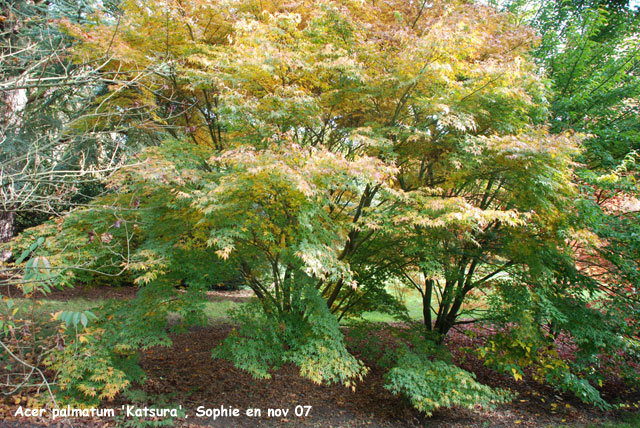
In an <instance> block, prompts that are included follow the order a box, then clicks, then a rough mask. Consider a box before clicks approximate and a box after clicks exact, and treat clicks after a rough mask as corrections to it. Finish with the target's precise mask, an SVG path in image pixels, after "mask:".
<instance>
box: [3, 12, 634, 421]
mask: <svg viewBox="0 0 640 428" xmlns="http://www.w3.org/2000/svg"><path fill="white" fill-rule="evenodd" d="M60 25H61V26H62V28H63V29H64V31H65V32H66V33H67V34H68V35H69V36H73V37H75V38H77V40H78V41H79V42H78V43H77V45H76V46H75V49H74V57H75V60H76V61H78V62H81V63H91V62H99V63H100V64H101V73H104V74H105V76H109V79H110V82H111V86H110V88H109V91H107V93H105V94H104V95H102V96H101V97H99V98H98V99H96V100H95V109H96V111H97V112H100V114H96V115H94V116H92V118H91V121H92V122H91V123H89V122H87V123H86V124H85V125H86V126H97V125H98V124H99V125H100V126H107V127H108V126H109V123H110V122H111V121H115V122H117V123H118V124H120V125H123V124H126V126H129V127H131V128H134V129H136V130H137V132H139V133H140V134H148V135H151V136H153V140H154V141H156V142H157V145H155V146H153V147H148V148H147V149H145V150H143V151H141V152H140V153H139V154H138V155H137V156H136V158H135V159H132V162H131V164H130V165H129V166H127V167H125V168H123V169H122V170H120V171H119V172H118V173H116V174H114V176H113V177H111V178H110V180H109V183H108V189H109V190H110V192H109V193H108V194H106V195H105V196H102V197H100V198H97V199H96V200H95V201H94V202H93V204H92V205H90V206H88V207H86V208H83V209H78V210H76V211H74V212H72V213H70V214H69V215H68V216H67V217H66V218H65V220H64V222H61V223H59V224H56V223H48V224H45V225H43V226H41V227H40V228H38V229H36V230H31V231H27V232H26V233H25V234H24V235H23V237H21V238H19V239H18V240H16V241H15V242H14V244H13V245H14V246H15V247H16V248H19V247H20V245H22V244H23V243H24V242H26V241H27V240H28V239H31V236H33V235H34V234H36V235H47V236H48V237H49V239H48V240H47V243H49V242H51V244H48V245H51V250H52V252H56V253H57V255H56V256H54V258H52V260H53V261H54V262H56V261H58V262H62V261H66V262H69V261H74V262H75V264H78V263H80V262H81V261H85V265H84V267H85V270H84V271H82V272H80V273H74V272H70V273H66V272H63V273H61V274H60V275H59V277H60V280H62V281H66V282H73V281H78V280H84V281H90V280H92V278H95V277H96V276H98V275H100V274H104V273H107V274H110V275H115V274H117V273H124V275H126V278H127V279H130V280H131V281H133V282H134V283H136V284H137V285H139V286H141V287H143V291H144V292H142V293H141V296H140V299H142V300H141V302H144V305H142V306H141V308H145V309H146V308H149V307H150V306H151V307H152V306H153V302H154V296H157V299H156V301H162V302H167V301H174V300H175V301H176V303H172V304H170V305H165V306H162V305H159V306H158V307H159V309H158V310H157V311H153V313H154V320H155V321H157V323H156V324H157V325H155V324H154V326H155V327H158V329H159V328H160V327H159V326H160V324H162V322H160V321H159V320H162V319H163V316H164V315H166V314H167V313H168V312H169V310H170V309H172V310H174V311H178V312H181V313H184V314H185V317H186V318H189V321H190V322H192V323H195V322H198V311H199V310H200V309H201V307H199V306H198V304H197V303H196V302H197V301H198V299H201V298H202V295H203V290H204V289H205V288H206V287H207V286H208V285H209V284H208V282H216V277H217V276H218V277H219V276H221V275H223V274H226V273H228V272H232V275H233V273H236V274H237V275H239V276H241V277H242V279H243V281H244V282H245V284H246V285H247V286H248V287H249V288H251V289H252V290H253V292H254V293H255V295H256V297H257V299H258V304H255V305H252V306H250V307H247V308H245V309H243V310H241V311H238V312H237V313H236V315H235V318H236V320H237V321H238V322H241V323H242V324H241V326H242V327H240V328H239V330H238V331H237V332H236V333H234V334H233V335H231V336H230V337H229V338H227V340H225V341H224V343H223V345H222V346H221V347H220V348H218V349H217V350H215V351H214V354H215V355H216V356H217V357H221V358H228V359H231V360H232V361H234V362H235V363H236V364H237V365H238V366H239V367H241V368H243V369H246V370H248V371H249V372H251V373H253V374H254V375H256V376H260V377H267V376H268V372H269V370H271V369H273V368H275V367H278V366H280V365H282V364H284V363H286V362H292V363H294V364H296V365H297V366H298V367H299V368H300V372H301V374H302V375H303V376H306V377H309V378H311V379H312V380H314V381H317V382H321V381H324V382H340V383H343V384H345V385H348V386H352V385H353V381H354V379H357V378H359V377H361V376H362V375H363V374H364V373H366V369H365V368H364V367H363V366H362V363H361V362H360V361H358V360H357V359H356V358H355V357H353V356H351V355H350V354H349V353H348V352H347V349H346V345H345V343H344V341H343V338H342V334H341V332H340V330H339V327H338V324H337V320H338V319H342V318H343V317H355V316H357V315H359V314H360V313H361V312H362V311H365V310H370V309H376V310H380V311H389V312H391V311H396V312H398V311H399V309H398V308H399V306H401V305H399V302H398V301H397V299H394V298H393V296H391V295H390V293H389V292H388V291H387V289H386V286H387V284H388V283H389V281H398V282H401V283H404V284H405V285H407V286H409V287H413V288H415V289H416V290H417V291H418V292H419V293H420V295H421V296H422V300H423V314H424V320H423V321H424V322H423V326H422V329H421V332H422V334H423V335H424V336H425V337H423V338H421V339H420V340H429V341H432V342H434V343H435V345H434V346H436V347H437V345H438V344H440V343H441V342H442V341H443V340H444V338H445V337H446V335H447V333H448V332H449V331H450V330H451V329H452V328H454V327H455V326H456V325H458V324H460V323H469V322H475V321H478V320H485V321H492V322H494V323H502V324H505V325H508V324H509V323H514V322H515V323H517V324H518V326H519V327H521V330H519V333H518V334H521V335H522V337H521V338H519V340H521V341H520V342H518V343H519V344H521V345H522V346H520V345H518V344H516V345H517V346H511V345H514V343H515V342H514V343H507V344H506V345H505V344H503V345H504V346H497V345H496V346H493V347H491V346H488V347H486V348H485V349H484V350H483V352H484V354H483V355H484V357H485V358H486V361H487V362H488V363H492V362H493V363H495V364H494V365H495V366H496V367H498V368H499V369H504V370H505V371H507V372H511V371H512V370H515V371H513V373H514V374H515V373H518V374H519V373H521V371H522V367H520V365H522V366H525V365H527V364H528V365H531V364H533V361H534V360H535V357H540V358H539V360H540V361H551V362H552V363H554V364H555V363H556V362H557V359H554V356H555V355H556V354H554V351H553V343H552V339H551V335H552V334H553V333H554V331H553V330H554V329H560V330H563V331H566V332H569V333H570V334H573V335H574V336H575V338H576V342H577V344H578V346H579V347H580V356H581V358H582V362H583V363H584V365H583V366H579V365H576V366H575V367H571V366H569V365H562V364H555V365H554V364H549V366H550V368H549V369H548V370H547V371H546V372H545V371H544V366H543V367H542V368H541V369H540V376H539V380H542V381H547V382H549V383H551V384H553V385H555V386H556V387H558V388H561V389H566V390H571V391H573V392H575V393H577V394H578V395H579V396H580V398H582V399H584V400H585V401H589V402H592V403H597V404H599V405H603V406H604V405H606V403H604V402H603V401H602V400H601V399H600V397H599V395H598V394H597V391H595V390H594V389H593V387H592V386H591V385H590V384H589V383H588V382H586V381H582V380H581V379H579V378H578V376H582V375H583V374H584V370H583V369H584V367H586V364H588V363H590V362H592V361H593V359H594V358H595V357H596V356H597V355H598V352H600V350H601V349H602V348H607V349H623V348H624V349H625V350H630V349H633V347H634V346H637V343H636V342H637V340H635V339H632V340H628V339H629V337H630V336H629V335H625V337H624V338H620V337H618V336H617V335H615V334H614V332H615V331H624V332H625V333H627V332H629V331H630V328H631V327H630V326H629V325H628V324H625V323H626V321H625V320H622V322H620V320H618V321H616V322H614V321H613V320H611V319H610V318H608V316H607V314H604V315H602V312H604V311H606V308H603V307H597V308H596V307H591V306H589V304H590V302H591V301H592V300H591V299H592V298H593V296H594V293H595V292H596V291H597V288H593V287H591V286H590V283H589V282H588V281H585V280H584V278H583V277H582V276H581V275H579V274H576V263H575V259H576V252H575V251H574V248H572V247H571V246H570V242H571V241H572V240H576V239H584V238H585V237H586V236H589V234H588V232H587V231H586V230H585V229H584V228H580V227H574V226H576V225H575V224H572V219H573V215H574V207H572V204H573V201H574V200H575V198H576V195H577V194H578V190H579V189H578V188H577V186H576V185H575V184H574V183H573V182H572V178H573V177H574V173H575V171H574V170H575V168H576V166H577V165H576V163H575V159H576V156H579V155H580V153H581V141H582V140H583V139H584V135H582V134H579V133H576V132H572V131H571V130H560V131H562V132H560V131H558V130H557V129H553V132H552V131H550V128H549V126H548V124H547V123H546V122H547V119H548V115H549V109H550V107H551V106H550V104H549V102H548V101H547V100H548V98H549V97H550V95H551V91H550V87H549V84H548V81H547V80H546V79H545V78H544V77H543V75H542V74H540V73H539V72H538V69H537V67H536V65H535V63H534V62H533V61H532V58H531V57H530V54H529V52H530V49H531V48H532V45H533V44H534V43H535V41H536V37H535V34H534V32H533V31H532V30H531V29H530V28H528V27H525V26H522V25H520V24H518V22H517V19H516V17H515V16H514V15H511V14H509V13H501V12H499V11H497V10H496V9H494V8H491V7H489V6H483V5H478V4H475V3H472V2H467V1H453V2H449V1H447V2H444V1H443V2H435V3H433V4H427V3H426V2H422V3H415V2H406V1H399V0H398V1H388V2H375V3H372V4H364V3H360V2H352V1H348V0H340V1H323V2H312V1H301V2H296V3H284V4H283V3H280V2H270V1H261V2H255V1H251V0H239V1H229V2H215V3H213V2H207V1H191V2H182V1H169V2H164V3H160V2H141V1H136V0H126V1H123V2H121V4H120V6H119V8H118V9H116V10H107V11H103V12H101V13H98V14H96V15H95V17H94V20H93V21H92V22H91V23H90V24H84V25H81V24H76V23H72V22H69V21H62V22H61V24H60ZM56 243H57V246H56ZM86 260H89V261H88V262H86ZM203 278H204V279H203ZM176 285H181V286H186V288H187V293H186V295H185V296H180V295H179V294H178V292H177V291H176V290H175V289H174V288H175V286H176ZM154 290H155V291H154ZM487 296H488V297H487ZM482 299H485V302H486V303H487V304H486V305H484V306H485V311H484V313H482V314H481V315H479V312H478V311H470V310H468V309H469V308H470V305H468V304H469V303H470V302H477V301H480V300H482ZM319 302H320V303H321V304H320V305H319V304H318V303H319ZM191 304H192V306H189V305H191ZM400 310H401V309H400ZM114 311H115V313H117V314H119V316H122V317H123V318H122V319H121V318H118V317H115V318H114V319H116V320H118V322H121V323H124V324H127V325H129V324H130V323H131V320H127V319H126V316H125V315H124V313H125V311H123V310H122V311H121V310H114ZM576 313H580V314H582V315H584V319H582V320H580V319H579V317H574V316H573V315H572V314H576ZM144 314H145V313H144V311H142V310H140V311H134V313H132V314H131V319H135V317H140V319H138V321H141V320H142V319H143V318H144V316H145V315H144ZM187 315H188V316H187ZM601 315H602V316H601ZM594 319H598V320H599V321H600V323H599V326H598V328H599V330H598V332H597V334H591V333H588V332H587V331H586V327H587V326H588V324H589V322H591V321H592V320H594ZM585 320H586V321H585ZM105 325H106V326H111V328H116V327H115V325H116V324H115V321H111V320H107V321H105ZM549 326H551V330H552V331H551V332H549V330H548V328H549ZM105 328H106V327H105ZM621 328H622V329H623V330H620V329H621ZM107 331H108V330H107ZM137 331H138V330H136V329H131V332H132V334H134V333H135V332H137ZM158 331H159V330H158ZM550 333H551V335H550ZM119 334H120V333H118V334H116V335H113V334H111V335H110V334H105V335H104V337H105V338H106V339H105V341H106V340H110V341H111V342H109V343H110V344H113V343H114V341H118V340H121V341H123V342H125V343H127V344H128V346H129V347H135V345H140V343H139V339H135V338H132V337H131V338H123V337H121V336H119ZM158 335H159V337H161V339H158V340H160V341H162V342H163V343H164V342H166V340H167V339H166V337H164V336H163V335H162V334H161V333H158ZM602 337H605V339H602ZM425 338H426V339H425ZM634 340H635V342H634ZM265 341H266V342H267V344H266V345H264V344H263V342H265ZM527 341H528V342H527ZM105 343H107V342H105ZM420 343H422V342H420ZM494 343H495V344H499V343H500V342H499V340H498V339H496V340H495V341H494ZM625 344H626V345H625ZM421 346H422V345H417V348H418V349H428V348H429V347H421ZM261 347H264V349H263V350H262V351H261ZM527 348H528V351H526V356H527V358H519V359H518V358H516V357H513V355H514V354H516V353H517V352H524V351H522V349H527ZM532 349H533V350H534V351H533V352H534V353H536V352H539V354H536V355H535V356H532V351H531V350H532ZM512 351H513V352H512ZM545 353H546V354H545ZM432 357H433V358H435V356H434V355H431V354H429V353H428V351H426V350H425V352H424V355H417V354H416V355H414V354H406V355H405V356H404V357H403V358H402V359H400V361H401V363H402V364H400V365H399V366H398V367H396V368H394V369H392V372H390V373H392V374H391V376H390V377H389V379H390V382H391V386H389V389H391V390H392V391H394V392H396V393H403V394H406V395H408V396H409V398H410V399H411V400H412V401H413V402H414V403H415V404H416V406H418V407H419V408H421V409H423V410H424V411H427V412H430V411H431V410H432V409H434V408H436V407H439V406H440V404H438V405H435V404H433V403H435V401H433V400H434V399H435V398H434V397H435V396H436V395H438V394H440V393H444V394H446V397H445V398H446V399H443V400H442V402H443V403H448V404H449V405H455V404H459V405H466V406H469V405H473V403H472V402H471V401H472V399H471V398H470V397H473V394H476V393H477V394H484V395H485V397H484V399H482V400H481V399H478V402H483V403H488V402H492V401H496V400H498V401H499V400H502V399H503V398H504V397H503V395H502V394H501V393H500V394H498V393H496V392H495V391H491V390H490V389H489V388H486V387H483V386H482V385H480V384H478V383H475V381H474V383H471V380H470V379H471V377H470V376H469V375H468V374H467V373H466V372H463V371H458V370H457V369H455V368H452V367H450V366H448V363H446V362H444V361H437V362H434V361H432ZM111 358H114V359H117V358H118V356H117V355H111ZM510 358H511V360H510ZM505 360H506V361H505ZM516 360H517V361H516ZM518 362H520V365H518ZM416 373H418V374H429V373H431V374H432V375H437V373H452V376H454V377H456V378H457V379H459V381H460V382H461V383H462V384H463V386H464V384H466V383H467V382H470V383H469V385H468V388H467V389H464V391H466V392H465V394H466V395H465V396H464V397H463V398H460V397H456V393H454V392H452V391H456V392H457V391H458V390H462V389H460V388H457V389H456V385H453V387H452V386H451V385H448V386H447V387H446V388H445V389H444V392H443V391H441V390H434V389H430V388H431V387H430V386H429V385H427V384H425V383H424V382H417V383H415V384H406V383H407V382H411V379H412V378H414V377H415V376H414V374H416ZM452 382H453V381H452ZM450 396H451V397H450ZM470 400H471V401H470Z"/></svg>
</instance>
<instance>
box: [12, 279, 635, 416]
mask: <svg viewBox="0 0 640 428" xmlns="http://www.w3.org/2000/svg"><path fill="white" fill-rule="evenodd" d="M4 291H5V290H2V291H0V292H3V294H4ZM13 291H16V290H13ZM135 291H136V289H135V288H132V287H123V288H111V287H100V288H93V289H82V288H76V289H68V290H63V291H55V292H54V293H52V295H49V296H47V298H51V299H56V300H68V299H72V298H87V299H96V298H103V299H104V298H132V297H133V296H134V295H135ZM5 295H6V294H5ZM250 297H251V294H250V293H247V292H228V291H216V292H211V295H210V298H211V299H212V300H234V301H244V300H246V299H248V298H250ZM231 329H232V326H231V325H228V324H218V325H214V326H209V327H200V328H194V329H192V330H191V331H189V332H188V333H185V334H181V335H174V336H172V338H173V345H172V346H171V347H170V348H160V347H158V348H152V349H149V350H147V351H145V352H143V354H142V357H141V361H140V363H141V365H142V368H143V369H144V371H145V373H146V375H147V381H146V382H145V383H144V384H143V385H137V386H135V387H134V388H133V389H134V390H136V389H137V390H141V391H144V394H141V395H145V396H146V397H148V400H149V401H150V403H149V404H152V403H157V402H160V401H166V402H167V403H172V404H175V405H177V404H180V405H182V406H183V408H184V409H186V412H187V415H188V417H187V418H186V419H180V420H178V421H176V422H175V426H178V427H200V426H212V427H262V426H264V427H318V428H330V427H336V428H338V427H344V428H349V427H350V428H355V427H379V428H386V427H398V428H405V427H407V428H409V427H435V428H443V427H451V428H511V427H550V426H557V425H558V424H562V425H567V426H574V427H583V426H587V425H589V424H595V423H598V422H599V421H606V420H611V419H616V418H618V417H619V414H616V413H614V412H602V411H598V410H596V409H594V408H593V407H590V406H587V405H584V404H582V403H580V402H579V401H578V400H576V399H575V397H571V396H564V395H558V393H557V392H556V391H554V390H553V389H551V388H548V387H545V386H542V385H539V384H537V383H535V382H534V381H532V380H530V379H525V380H524V381H521V382H515V381H514V379H513V378H512V377H510V376H505V375H500V374H498V373H495V372H493V371H492V370H490V369H488V368H487V367H485V366H484V365H483V364H482V362H481V361H479V360H478V359H477V358H475V357H473V356H469V355H467V354H465V353H463V352H460V349H462V348H463V347H464V346H468V345H469V339H468V338H467V337H466V336H465V335H463V334H461V333H453V334H452V335H451V337H450V339H449V340H448V342H447V346H448V347H449V349H450V350H451V351H452V353H453V355H454V358H455V360H456V362H457V363H458V364H459V365H461V366H462V367H463V368H465V369H467V370H471V371H472V372H474V373H475V374H476V376H477V378H478V380H479V381H480V382H482V383H486V384H488V385H491V386H494V387H502V388H509V389H511V390H512V391H514V392H515V393H516V394H517V396H516V397H515V399H514V400H513V402H511V403H509V404H505V405H501V406H499V407H497V408H496V409H494V410H487V409H482V408H476V409H474V410H467V409H456V408H454V409H444V410H440V411H437V412H435V414H434V415H433V417H431V418H425V417H424V416H422V415H421V414H420V413H419V412H417V411H416V410H415V409H413V408H412V407H411V405H410V403H408V402H407V401H406V400H404V399H402V398H398V397H395V396H393V395H392V394H390V393H389V392H388V391H387V390H385V389H384V388H383V383H384V382H383V375H384V372H383V370H381V369H379V368H376V367H375V364H374V361H366V358H364V357H362V356H360V355H359V357H360V358H363V359H364V360H365V363H367V365H368V366H369V367H371V371H370V373H369V374H368V375H367V376H366V377H365V379H364V381H362V382H359V383H358V384H357V385H356V391H355V392H354V391H352V390H351V389H348V388H345V387H343V386H340V385H334V386H323V385H316V384H314V383H312V382H311V381H309V380H307V379H304V378H302V377H300V376H299V374H298V370H297V369H296V367H294V366H291V365H287V366H284V367H282V368H281V369H280V370H278V371H276V372H275V373H273V376H272V378H271V379H269V380H256V379H253V378H252V377H251V376H250V375H248V374H247V373H246V372H243V371H241V370H238V369H236V368H235V367H233V365H232V364H231V363H229V362H227V361H221V360H213V359H212V358H211V350H212V349H213V348H215V347H216V346H217V345H218V344H219V343H220V341H221V340H222V339H224V338H225V337H226V336H227V335H228V334H229V332H230V331H231ZM380 339H381V340H382V338H380ZM372 340H377V339H376V338H372ZM354 352H356V354H357V351H355V350H354ZM602 393H603V395H604V396H605V398H607V399H609V400H612V401H627V402H636V403H637V402H639V400H640V393H639V392H638V391H628V390H626V389H625V388H624V386H623V385H621V384H620V383H616V382H615V381H612V382H609V383H607V384H605V386H604V388H603V391H602ZM128 397H129V398H125V397H124V396H121V397H118V398H117V399H116V400H115V401H114V402H107V403H103V404H102V405H101V408H114V409H116V412H117V413H120V412H119V409H120V406H122V405H126V404H133V403H132V402H131V400H132V398H131V397H132V395H129V396H128ZM136 405H137V406H138V407H141V406H142V404H136ZM298 405H300V406H312V409H311V411H310V414H309V416H308V417H296V416H295V415H294V414H293V413H294V411H295V408H296V406H298ZM199 406H204V407H205V408H210V409H215V408H219V407H220V406H224V407H227V408H228V407H229V406H232V407H234V408H238V409H240V413H241V415H242V414H244V412H245V410H246V409H248V408H259V409H261V410H262V412H263V415H262V416H263V417H262V418H250V417H247V416H240V417H228V418H218V419H216V420H213V419H212V418H197V417H196V416H195V412H196V409H197V408H198V407H199ZM164 407H173V405H165V406H164ZM16 408H17V406H16V405H15V404H14V403H13V402H11V401H10V399H6V400H5V401H4V405H2V406H0V428H4V427H6V428H34V427H38V426H47V427H49V428H50V427H53V426H58V423H54V424H51V422H50V421H49V420H47V419H45V420H37V419H34V418H15V417H13V416H12V415H13V413H14V412H15V409H16ZM269 408H271V409H279V408H280V409H289V414H288V415H287V416H280V417H266V412H267V409H269ZM60 426H66V425H60ZM73 426H75V427H91V428H102V427H120V426H124V425H123V421H122V420H121V419H120V420H115V421H114V420H91V419H78V420H74V421H73Z"/></svg>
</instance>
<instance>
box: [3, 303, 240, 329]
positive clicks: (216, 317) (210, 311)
mask: <svg viewBox="0 0 640 428" xmlns="http://www.w3.org/2000/svg"><path fill="white" fill-rule="evenodd" d="M12 300H13V304H14V306H13V308H19V313H20V314H22V315H26V314H31V311H32V310H33V315H34V318H35V319H36V320H41V321H48V320H50V319H51V314H54V313H56V312H58V311H70V312H80V311H87V310H92V309H94V308H97V307H99V306H101V305H102V304H104V303H105V300H103V299H91V300H87V299H70V300H47V299H41V300H37V301H36V302H35V304H34V302H33V301H32V300H30V299H12ZM240 304H241V303H237V302H233V301H230V300H220V301H214V302H211V301H209V302H206V303H205V308H204V313H205V315H206V317H207V319H208V320H209V323H210V324H214V323H219V322H223V321H226V320H228V318H229V311H230V310H231V309H232V308H235V307H237V306H238V305H240ZM13 308H12V309H13ZM96 315H98V314H96Z"/></svg>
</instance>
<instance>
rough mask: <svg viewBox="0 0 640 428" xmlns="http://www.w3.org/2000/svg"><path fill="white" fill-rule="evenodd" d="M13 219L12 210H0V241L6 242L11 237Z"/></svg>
mask: <svg viewBox="0 0 640 428" xmlns="http://www.w3.org/2000/svg"><path fill="white" fill-rule="evenodd" d="M14 221H15V217H14V213H13V211H0V242H8V241H9V240H10V239H11V238H13V226H14Z"/></svg>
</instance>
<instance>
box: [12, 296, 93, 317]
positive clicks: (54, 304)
mask: <svg viewBox="0 0 640 428" xmlns="http://www.w3.org/2000/svg"><path fill="white" fill-rule="evenodd" d="M12 300H13V304H14V307H15V308H19V313H20V314H22V315H25V314H31V311H33V317H34V318H35V319H36V320H41V321H48V320H50V319H51V314H54V313H56V312H59V311H71V312H80V311H87V310H91V309H93V308H96V307H98V306H100V305H102V304H103V303H104V302H105V301H104V300H102V299H91V300H87V299H70V300H46V299H40V300H35V301H33V300H31V299H24V298H22V299H12ZM12 309H13V308H12Z"/></svg>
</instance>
